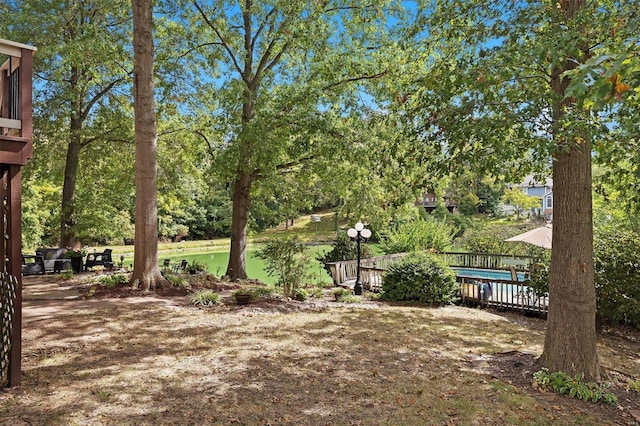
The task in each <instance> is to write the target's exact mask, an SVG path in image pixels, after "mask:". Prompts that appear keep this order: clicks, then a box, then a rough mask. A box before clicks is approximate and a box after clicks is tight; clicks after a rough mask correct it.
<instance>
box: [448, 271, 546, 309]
mask: <svg viewBox="0 0 640 426" xmlns="http://www.w3.org/2000/svg"><path fill="white" fill-rule="evenodd" d="M456 280H457V281H458V283H459V284H460V296H461V297H462V303H465V304H473V305H482V306H490V307H493V308H498V309H509V310H515V311H520V312H523V313H534V314H538V315H544V314H546V313H547V312H548V310H549V295H548V294H546V293H545V294H544V295H538V294H536V292H535V291H534V290H533V289H532V288H531V287H529V286H527V285H525V283H524V282H522V281H513V280H497V279H493V278H490V279H489V278H474V277H463V276H458V277H456Z"/></svg>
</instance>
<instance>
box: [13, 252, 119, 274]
mask: <svg viewBox="0 0 640 426" xmlns="http://www.w3.org/2000/svg"><path fill="white" fill-rule="evenodd" d="M67 251H68V250H67V249H65V248H60V247H55V248H40V249H37V250H36V254H35V255H25V254H23V255H22V275H36V274H45V273H47V272H53V273H61V272H63V271H65V270H67V269H72V270H73V272H74V273H76V274H79V273H80V272H81V271H82V270H85V271H88V270H89V269H90V268H92V267H94V266H103V267H104V268H105V269H113V259H112V258H111V253H112V251H113V250H111V249H105V250H104V251H103V252H101V253H97V252H94V253H89V254H87V257H86V259H85V260H84V264H83V256H81V255H80V256H77V257H70V256H68V255H67Z"/></svg>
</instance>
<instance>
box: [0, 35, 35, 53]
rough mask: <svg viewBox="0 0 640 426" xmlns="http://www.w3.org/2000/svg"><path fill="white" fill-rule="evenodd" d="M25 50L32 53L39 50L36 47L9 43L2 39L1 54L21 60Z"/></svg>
mask: <svg viewBox="0 0 640 426" xmlns="http://www.w3.org/2000/svg"><path fill="white" fill-rule="evenodd" d="M23 49H26V50H31V51H36V50H37V49H36V48H35V47H33V46H29V45H28V44H22V43H17V42H15V41H9V40H5V39H3V38H0V53H2V54H4V55H9V56H13V57H16V58H21V57H22V51H23Z"/></svg>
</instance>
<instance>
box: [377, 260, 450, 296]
mask: <svg viewBox="0 0 640 426" xmlns="http://www.w3.org/2000/svg"><path fill="white" fill-rule="evenodd" d="M457 290H458V286H457V284H456V279H455V275H454V273H453V271H452V270H451V269H450V268H449V267H447V266H446V265H445V264H444V263H442V262H441V261H440V260H438V259H436V258H435V257H433V256H430V255H427V254H423V253H411V254H409V255H407V256H405V257H404V258H402V259H401V260H400V261H398V262H396V263H393V264H392V265H390V266H389V268H388V269H387V270H386V271H385V272H384V274H383V275H382V298H383V299H384V300H390V301H416V302H422V303H430V304H435V305H440V304H447V303H451V302H453V300H454V297H455V295H456V292H457Z"/></svg>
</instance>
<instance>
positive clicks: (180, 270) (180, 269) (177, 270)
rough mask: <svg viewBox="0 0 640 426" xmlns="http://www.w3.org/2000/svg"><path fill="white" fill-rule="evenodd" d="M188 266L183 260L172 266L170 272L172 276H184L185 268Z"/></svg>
mask: <svg viewBox="0 0 640 426" xmlns="http://www.w3.org/2000/svg"><path fill="white" fill-rule="evenodd" d="M188 266H189V262H188V261H187V260H186V259H185V260H182V262H180V263H176V264H175V265H173V269H172V270H171V272H173V273H174V274H185V273H186V272H187V267H188Z"/></svg>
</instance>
